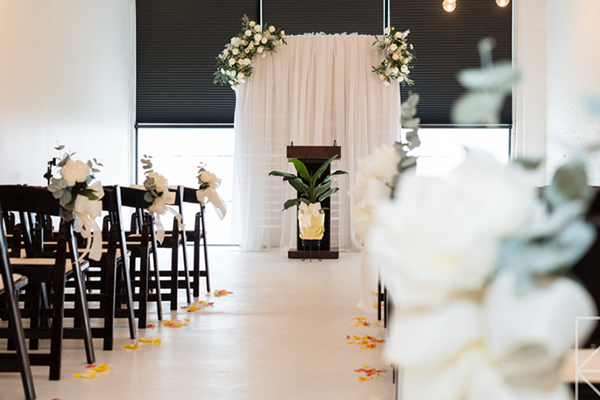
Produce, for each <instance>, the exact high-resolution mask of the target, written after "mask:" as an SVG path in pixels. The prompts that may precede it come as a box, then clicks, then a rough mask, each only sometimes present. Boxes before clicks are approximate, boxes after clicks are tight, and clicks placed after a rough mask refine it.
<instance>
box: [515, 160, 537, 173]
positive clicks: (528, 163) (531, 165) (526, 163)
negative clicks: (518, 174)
mask: <svg viewBox="0 0 600 400" xmlns="http://www.w3.org/2000/svg"><path fill="white" fill-rule="evenodd" d="M542 161H543V158H541V157H536V158H532V157H529V158H517V159H515V160H514V161H513V163H515V164H518V165H520V166H521V167H523V168H524V169H526V170H528V171H534V170H536V169H538V168H539V166H540V165H541V164H542Z"/></svg>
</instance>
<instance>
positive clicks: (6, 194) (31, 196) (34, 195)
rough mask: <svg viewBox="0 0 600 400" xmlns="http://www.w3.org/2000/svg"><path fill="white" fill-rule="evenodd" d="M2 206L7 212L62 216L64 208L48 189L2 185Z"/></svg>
mask: <svg viewBox="0 0 600 400" xmlns="http://www.w3.org/2000/svg"><path fill="white" fill-rule="evenodd" d="M0 204H2V209H3V210H5V211H19V212H30V213H36V214H45V215H54V216H59V215H61V210H62V207H61V206H60V203H59V201H58V199H55V198H54V196H53V195H52V193H50V191H48V189H47V188H44V187H37V186H22V185H0Z"/></svg>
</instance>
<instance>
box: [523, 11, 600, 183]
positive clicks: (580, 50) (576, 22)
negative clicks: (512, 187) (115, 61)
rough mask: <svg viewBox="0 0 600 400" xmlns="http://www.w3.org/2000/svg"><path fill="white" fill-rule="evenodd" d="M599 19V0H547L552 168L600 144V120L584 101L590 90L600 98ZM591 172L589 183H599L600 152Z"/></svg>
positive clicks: (591, 158) (592, 160)
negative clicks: (590, 145) (586, 148)
mask: <svg viewBox="0 0 600 400" xmlns="http://www.w3.org/2000/svg"><path fill="white" fill-rule="evenodd" d="M527 1H529V0H527ZM599 21H600V1H598V0H570V1H565V0H548V63H547V93H548V97H547V127H548V131H547V132H548V134H547V141H548V164H549V167H553V166H555V165H556V164H557V163H560V162H562V161H563V160H565V159H567V158H568V157H571V156H573V155H574V154H579V153H581V152H582V150H583V149H584V148H585V147H586V146H587V145H589V144H592V143H594V144H598V143H600V123H599V121H598V120H597V119H596V120H594V119H592V118H590V116H589V115H588V113H587V112H586V110H585V109H584V107H583V102H582V100H583V96H584V95H585V94H586V93H589V92H593V93H595V94H596V95H599V96H600V68H599V66H600V30H599V29H598V22H599ZM572 146H574V147H576V148H575V149H570V147H572ZM550 169H552V168H549V170H550ZM588 171H589V173H590V174H589V181H590V183H591V184H593V185H598V184H600V152H599V151H595V152H591V153H590V154H589V162H588Z"/></svg>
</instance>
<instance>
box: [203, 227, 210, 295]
mask: <svg viewBox="0 0 600 400" xmlns="http://www.w3.org/2000/svg"><path fill="white" fill-rule="evenodd" d="M202 242H203V247H204V269H205V271H206V291H207V292H208V293H210V272H209V270H208V245H207V244H206V231H204V232H203V233H202Z"/></svg>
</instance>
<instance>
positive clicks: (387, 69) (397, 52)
mask: <svg viewBox="0 0 600 400" xmlns="http://www.w3.org/2000/svg"><path fill="white" fill-rule="evenodd" d="M409 33H410V30H406V31H404V32H400V31H399V30H397V29H396V28H389V27H388V28H385V34H384V35H383V36H382V37H381V38H379V37H378V36H375V43H373V45H374V46H376V47H377V51H378V52H379V54H384V55H385V58H384V59H383V61H382V62H381V64H379V66H378V67H375V66H373V72H375V73H376V74H377V75H379V78H380V79H381V80H382V81H383V84H384V85H386V86H388V85H390V84H391V82H392V81H394V80H397V81H398V82H400V83H402V85H405V84H406V85H409V86H411V85H412V84H414V81H413V80H412V79H411V78H410V77H409V76H408V75H409V74H410V69H411V68H412V65H411V64H410V63H411V62H412V61H413V60H415V56H414V54H413V53H412V50H413V45H412V44H408V42H407V40H406V38H407V36H408V34H409Z"/></svg>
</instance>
